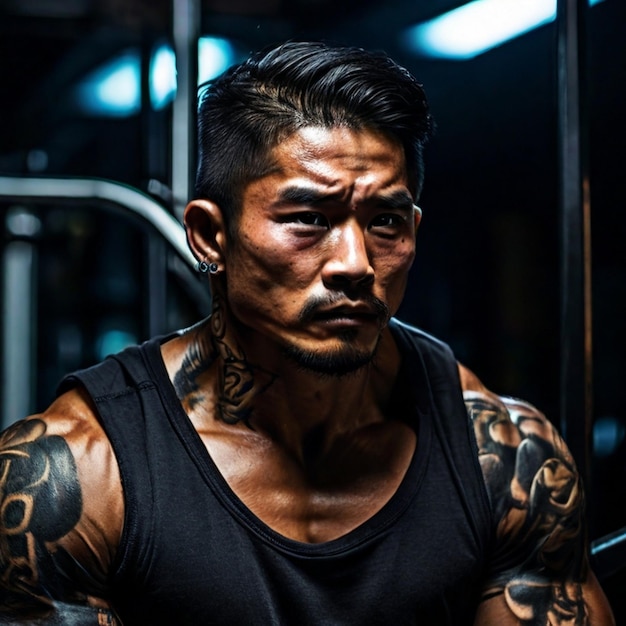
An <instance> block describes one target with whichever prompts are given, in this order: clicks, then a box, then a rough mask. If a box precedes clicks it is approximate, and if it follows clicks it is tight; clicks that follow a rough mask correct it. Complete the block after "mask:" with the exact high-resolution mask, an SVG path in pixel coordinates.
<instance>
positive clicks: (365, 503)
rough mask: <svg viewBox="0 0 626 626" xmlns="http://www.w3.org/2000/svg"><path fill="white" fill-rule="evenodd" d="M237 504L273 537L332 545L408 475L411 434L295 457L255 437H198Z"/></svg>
mask: <svg viewBox="0 0 626 626" xmlns="http://www.w3.org/2000/svg"><path fill="white" fill-rule="evenodd" d="M202 440H203V443H204V445H205V447H206V448H207V451H208V452H209V454H210V457H211V459H212V460H213V462H214V463H215V466H216V468H217V469H218V471H219V473H220V475H221V477H222V478H223V480H224V481H225V483H226V484H227V485H228V489H229V490H231V491H232V494H233V496H234V498H236V499H238V500H239V501H240V502H241V504H242V505H243V506H244V507H245V508H246V509H248V510H249V511H250V513H251V514H252V515H254V516H256V517H257V518H258V519H259V520H261V521H262V522H263V523H264V524H266V525H267V526H268V527H270V528H271V529H272V530H274V531H275V532H277V533H278V534H280V535H282V536H284V537H286V538H288V539H291V540H295V541H299V542H303V543H311V544H315V543H321V542H327V541H332V540H334V539H337V538H339V537H341V536H343V535H345V534H347V533H349V532H350V531H352V530H354V529H355V528H357V527H358V526H360V525H361V524H363V523H364V522H365V521H366V520H368V519H370V518H371V517H372V516H374V515H375V514H376V513H377V512H378V511H380V510H381V509H382V508H383V507H384V506H385V505H386V504H387V503H388V502H389V501H390V500H391V498H392V497H393V495H394V494H395V493H396V491H397V489H398V487H399V486H400V484H401V483H402V481H403V479H404V478H405V476H406V473H407V471H408V468H409V466H410V464H411V460H412V459H413V455H414V453H415V449H416V441H417V438H416V435H415V432H414V431H413V430H412V429H410V428H408V427H407V426H405V425H403V424H400V423H394V424H390V425H377V426H376V427H375V428H371V429H369V432H366V433H360V434H359V436H357V437H355V438H353V439H345V440H339V441H338V442H336V444H335V445H334V447H331V448H330V449H329V450H328V451H327V452H326V454H324V455H319V456H317V457H316V456H315V455H314V454H312V455H311V456H310V457H309V458H308V459H303V458H302V457H300V458H296V457H294V455H293V454H290V453H289V451H288V450H287V449H285V447H283V446H280V445H278V444H277V443H276V442H273V441H267V440H264V441H259V438H258V437H252V438H248V439H246V440H244V441H233V439H232V438H231V437H228V438H215V437H203V438H202Z"/></svg>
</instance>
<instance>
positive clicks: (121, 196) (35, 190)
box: [0, 176, 196, 267]
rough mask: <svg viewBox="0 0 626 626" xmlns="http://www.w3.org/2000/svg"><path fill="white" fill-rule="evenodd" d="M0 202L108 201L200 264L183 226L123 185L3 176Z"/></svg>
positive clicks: (183, 256)
mask: <svg viewBox="0 0 626 626" xmlns="http://www.w3.org/2000/svg"><path fill="white" fill-rule="evenodd" d="M0 200H9V201H16V200H17V201H22V202H25V201H28V200H38V201H40V200H56V201H59V200H72V201H76V200H83V201H89V200H99V201H105V202H108V203H111V204H114V205H115V206H116V207H117V208H118V209H120V210H122V211H126V212H128V213H131V214H132V215H134V216H135V217H138V218H140V219H141V220H143V221H145V222H148V223H149V224H151V225H152V226H153V227H154V228H155V229H156V230H157V231H158V232H159V233H161V235H162V236H163V237H164V239H165V240H166V241H167V242H169V243H170V245H171V246H172V247H173V248H174V250H175V251H176V252H177V253H178V254H179V255H180V256H181V257H182V258H183V259H184V260H185V261H186V262H187V263H188V264H189V265H190V266H191V267H194V266H195V264H196V260H195V259H194V257H193V255H192V254H191V252H190V250H189V247H188V246H187V238H186V236H185V230H184V228H183V227H182V225H181V223H180V222H178V221H177V220H176V219H175V218H174V217H173V216H172V214H171V213H169V212H168V211H167V210H166V209H164V208H163V207H162V206H161V205H160V204H158V203H157V202H155V201H154V200H153V199H152V198H151V197H150V196H147V195H146V194H144V193H142V192H141V191H138V190H137V189H134V188H133V187H129V186H127V185H123V184H122V183H117V182H113V181H109V180H104V179H100V178H67V179H66V178H37V177H32V178H30V177H17V176H12V177H10V176H0Z"/></svg>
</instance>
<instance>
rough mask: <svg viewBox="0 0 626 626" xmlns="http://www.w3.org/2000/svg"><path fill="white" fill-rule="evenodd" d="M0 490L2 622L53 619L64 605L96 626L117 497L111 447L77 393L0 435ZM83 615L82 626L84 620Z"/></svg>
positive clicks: (114, 536) (116, 526)
mask: <svg viewBox="0 0 626 626" xmlns="http://www.w3.org/2000/svg"><path fill="white" fill-rule="evenodd" d="M0 486H1V490H0V498H1V500H2V502H1V504H0V507H1V508H0V512H1V515H0V623H3V622H2V618H4V616H6V615H10V616H11V623H22V622H25V623H30V622H28V621H27V620H29V619H32V618H33V617H37V618H42V617H45V616H47V615H48V614H50V615H52V614H54V615H55V619H59V617H60V616H61V615H62V613H61V611H62V609H61V607H65V609H63V610H65V611H66V612H67V611H70V610H71V611H72V614H73V615H76V612H77V611H82V612H83V613H84V612H85V611H87V612H88V613H89V615H91V617H92V618H93V620H94V622H93V623H98V622H97V619H98V615H97V614H98V612H100V613H102V614H103V615H104V614H107V610H106V609H107V603H106V600H105V599H104V598H103V597H102V596H103V593H104V590H105V587H104V581H105V580H106V577H107V575H108V572H109V568H110V566H111V564H112V561H113V558H114V555H115V549H116V546H117V543H118V541H119V537H120V534H121V529H122V520H123V497H122V491H121V483H120V479H119V472H118V470H117V464H116V462H115V458H114V455H113V452H112V449H111V446H110V444H109V442H108V439H107V438H106V435H105V434H104V432H103V430H102V428H101V426H100V424H99V422H98V420H97V418H96V416H95V413H94V410H93V407H92V406H91V405H90V403H89V401H88V400H87V398H86V397H85V396H84V394H83V393H82V391H80V390H72V391H70V392H68V393H66V394H64V395H63V396H61V397H60V398H59V399H57V400H56V401H55V402H54V403H53V404H52V405H51V406H50V408H49V409H48V410H47V411H45V412H44V413H42V414H39V415H34V416H31V417H29V418H27V419H25V420H22V421H19V422H16V423H15V424H13V425H11V426H10V427H9V428H8V429H6V430H5V431H4V432H3V433H2V434H1V435H0ZM83 613H81V617H80V619H82V620H83V621H81V622H80V623H85V624H88V623H90V622H89V621H88V619H87V617H85V615H83ZM100 619H102V618H100ZM110 623H113V622H110Z"/></svg>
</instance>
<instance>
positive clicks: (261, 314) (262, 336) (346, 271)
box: [225, 127, 419, 374]
mask: <svg viewBox="0 0 626 626" xmlns="http://www.w3.org/2000/svg"><path fill="white" fill-rule="evenodd" d="M418 220H419V216H418V213H417V211H416V209H415V207H414V205H413V199H412V197H411V194H410V193H409V190H408V185H407V175H406V168H405V159H404V153H403V150H402V147H401V146H400V145H399V144H398V143H396V142H394V141H392V140H390V139H389V138H387V137H385V136H383V135H380V134H377V133H375V132H371V131H367V130H359V131H355V130H350V129H346V128H330V129H328V128H320V127H307V128H304V129H301V130H300V131H298V132H296V133H295V134H293V135H291V136H290V137H289V138H288V139H286V140H285V141H283V142H281V143H280V145H278V146H277V147H276V148H275V149H274V150H273V152H272V167H271V168H270V170H269V173H268V174H266V175H265V176H263V177H261V178H260V179H257V180H255V181H253V182H252V183H250V184H249V185H248V187H247V188H246V189H245V190H244V194H243V201H242V205H241V211H240V213H239V216H238V218H237V224H236V232H237V235H236V238H235V240H234V241H230V242H229V244H228V246H227V254H226V259H225V269H226V277H227V301H228V306H229V308H230V310H231V311H232V313H233V315H234V317H235V318H236V320H238V322H239V323H241V324H243V326H244V328H245V330H246V335H247V336H250V333H252V336H253V337H255V338H256V339H258V340H260V341H261V344H260V345H261V346H263V348H262V349H263V350H264V352H263V354H264V355H265V354H266V355H268V356H269V354H270V353H269V352H266V351H265V350H267V349H268V348H270V346H274V347H276V348H278V350H279V351H280V353H282V354H283V355H284V354H287V355H288V356H290V357H292V358H293V359H295V360H296V362H297V363H298V364H299V365H300V366H303V367H305V368H308V369H312V370H315V371H318V372H323V373H326V374H342V373H346V372H348V371H352V370H355V369H358V368H359V367H361V366H362V365H364V364H365V363H366V362H368V361H369V360H371V358H372V356H373V355H374V353H375V350H376V346H377V343H378V340H379V338H380V335H381V332H382V329H383V328H384V326H385V325H386V323H387V321H388V319H389V317H390V316H391V315H393V314H394V313H395V311H396V310H397V308H398V306H399V305H400V302H401V300H402V297H403V294H404V289H405V286H406V280H407V274H408V270H409V268H410V266H411V263H412V261H413V258H414V255H415V231H416V227H417V222H418ZM270 349H271V348H270Z"/></svg>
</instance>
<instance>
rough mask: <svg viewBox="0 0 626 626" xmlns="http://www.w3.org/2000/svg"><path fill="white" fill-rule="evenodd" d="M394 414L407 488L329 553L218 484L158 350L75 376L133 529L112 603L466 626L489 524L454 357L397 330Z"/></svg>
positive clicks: (198, 620) (310, 620) (199, 616)
mask: <svg viewBox="0 0 626 626" xmlns="http://www.w3.org/2000/svg"><path fill="white" fill-rule="evenodd" d="M391 330H392V332H393V334H394V337H395V338H396V341H397V343H398V346H399V348H400V351H401V353H402V354H403V366H402V374H401V376H400V378H399V384H400V387H399V389H400V393H399V394H397V398H398V407H397V408H398V409H399V410H401V411H402V413H403V418H404V419H405V420H406V421H407V422H408V423H410V424H411V426H412V427H413V428H414V429H415V430H416V432H417V442H418V443H417V448H416V451H415V454H414V456H413V459H412V461H411V464H410V466H409V469H408V471H407V473H406V476H405V478H404V480H403V481H402V483H401V485H400V487H399V489H398V490H397V492H396V493H395V495H394V496H393V497H392V498H391V500H390V501H389V502H388V503H387V504H386V505H385V506H384V507H383V508H382V509H381V510H380V511H379V512H378V513H376V514H375V515H374V516H373V517H371V518H370V519H369V520H367V521H366V522H365V523H363V524H362V525H361V526H359V527H358V528H356V529H355V530H353V531H351V532H349V533H347V534H346V535H344V536H342V537H340V538H338V539H335V540H333V541H329V542H326V543H321V544H307V543H300V542H297V541H293V540H291V539H287V538H285V537H284V536H282V535H280V534H278V533H277V532H275V531H273V530H272V529H271V528H269V527H268V526H267V525H266V524H264V523H263V522H262V521H261V520H260V519H258V518H257V517H256V516H255V515H254V514H252V512H251V511H250V510H249V509H248V508H247V507H246V506H245V505H244V504H243V503H242V502H241V500H239V498H238V497H237V496H236V495H235V494H234V493H233V491H232V490H231V489H230V488H229V486H228V484H227V483H226V482H225V480H224V479H223V478H222V476H221V474H220V473H219V471H218V469H217V467H216V466H215V465H214V463H213V461H212V459H211V458H210V456H209V454H208V452H207V450H206V448H205V446H204V445H203V443H202V441H201V439H200V437H199V436H198V434H197V432H196V431H195V429H194V428H193V426H192V424H191V422H190V421H189V419H188V417H187V415H186V414H185V413H184V411H183V409H182V407H181V405H180V403H179V401H178V399H177V397H176V393H175V391H174V389H173V387H172V385H171V383H170V380H169V378H168V375H167V372H166V369H165V365H164V363H163V360H162V358H161V353H160V343H162V341H163V339H161V340H159V339H153V340H150V341H148V342H146V343H145V344H143V345H142V346H140V347H133V348H129V349H127V350H125V351H124V352H122V353H120V354H118V355H116V356H114V357H110V358H108V359H106V360H105V361H104V362H103V363H101V364H99V365H97V366H95V367H92V368H90V369H87V370H83V371H81V372H78V373H76V374H73V375H71V376H70V377H68V378H67V379H66V380H65V381H64V384H63V385H62V388H61V389H62V390H64V389H67V388H68V387H71V386H75V385H76V384H78V383H80V384H82V385H84V387H85V388H86V389H87V391H88V392H89V394H90V395H91V397H92V398H93V400H94V402H95V404H96V407H97V410H98V413H99V416H100V419H101V421H102V424H103V426H104V428H105V431H106V433H107V435H108V437H109V438H110V440H111V443H112V445H113V448H114V451H115V454H116V457H117V460H118V463H119V467H120V472H121V477H122V483H123V488H124V497H125V506H126V514H125V520H124V531H123V536H122V540H121V545H120V547H119V551H118V557H117V564H116V567H115V571H114V572H113V573H112V576H111V581H110V585H111V586H110V598H111V599H112V601H113V605H114V607H115V609H116V611H117V612H118V613H119V615H120V617H121V619H122V621H123V623H124V625H125V626H132V625H134V624H150V625H158V624H168V625H176V626H180V625H185V624H189V625H194V626H195V625H203V624H236V625H248V624H262V625H269V624H287V625H291V624H293V625H298V626H299V625H306V624H315V625H331V624H356V625H368V624H372V625H373V624H385V625H392V626H400V625H401V624H428V625H433V626H443V625H445V624H450V625H454V626H458V625H462V624H472V622H473V615H474V612H475V607H476V604H477V601H478V596H479V594H480V586H481V581H482V579H483V574H484V571H485V569H486V565H487V561H488V549H489V544H490V540H491V537H492V520H491V513H490V509H489V505H488V500H487V494H486V490H485V486H484V481H483V478H482V474H481V471H480V467H479V464H478V455H477V448H476V442H475V440H474V437H473V434H472V430H471V428H470V423H469V419H468V416H467V412H466V410H465V406H464V404H463V399H462V395H461V390H460V383H459V379H458V373H457V366H456V362H455V359H454V357H453V355H452V353H451V351H450V349H449V348H448V347H447V346H446V345H445V344H442V343H441V342H439V341H437V340H435V339H433V338H432V337H430V336H428V335H426V334H425V333H423V332H421V331H418V330H416V329H414V328H412V327H409V326H407V325H405V324H403V323H401V322H398V321H396V320H392V322H391Z"/></svg>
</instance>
